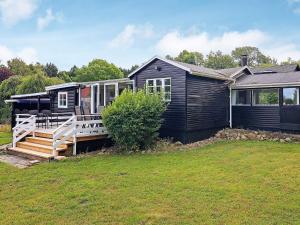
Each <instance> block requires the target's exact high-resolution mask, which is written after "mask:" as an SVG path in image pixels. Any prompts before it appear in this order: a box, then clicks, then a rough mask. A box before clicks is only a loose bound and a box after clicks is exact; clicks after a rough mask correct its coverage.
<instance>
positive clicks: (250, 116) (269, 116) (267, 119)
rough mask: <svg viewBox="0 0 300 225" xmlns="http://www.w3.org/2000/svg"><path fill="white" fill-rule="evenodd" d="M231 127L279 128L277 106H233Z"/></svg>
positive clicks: (278, 109) (278, 110)
mask: <svg viewBox="0 0 300 225" xmlns="http://www.w3.org/2000/svg"><path fill="white" fill-rule="evenodd" d="M232 122H233V124H232V125H233V127H243V128H255V129H266V130H278V129H280V108H279V106H233V107H232Z"/></svg>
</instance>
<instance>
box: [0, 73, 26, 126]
mask: <svg viewBox="0 0 300 225" xmlns="http://www.w3.org/2000/svg"><path fill="white" fill-rule="evenodd" d="M20 83H21V79H20V77H19V76H11V77H9V78H8V79H6V80H4V81H3V82H2V83H1V84H0V122H1V123H2V122H7V121H9V119H10V116H11V115H10V112H11V105H9V104H6V103H5V102H4V101H5V100H6V99H9V98H10V96H12V95H14V94H16V89H17V86H18V85H19V84H20Z"/></svg>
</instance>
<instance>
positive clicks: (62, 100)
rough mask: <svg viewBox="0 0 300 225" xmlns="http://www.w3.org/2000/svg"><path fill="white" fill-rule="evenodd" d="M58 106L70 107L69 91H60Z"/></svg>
mask: <svg viewBox="0 0 300 225" xmlns="http://www.w3.org/2000/svg"><path fill="white" fill-rule="evenodd" d="M58 108H68V92H58Z"/></svg>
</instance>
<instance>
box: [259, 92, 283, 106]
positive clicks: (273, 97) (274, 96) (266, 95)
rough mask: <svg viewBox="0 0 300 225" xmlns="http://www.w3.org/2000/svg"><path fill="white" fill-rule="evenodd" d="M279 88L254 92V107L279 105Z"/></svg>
mask: <svg viewBox="0 0 300 225" xmlns="http://www.w3.org/2000/svg"><path fill="white" fill-rule="evenodd" d="M278 104H279V94H278V88H270V89H257V90H253V105H266V106H272V105H278Z"/></svg>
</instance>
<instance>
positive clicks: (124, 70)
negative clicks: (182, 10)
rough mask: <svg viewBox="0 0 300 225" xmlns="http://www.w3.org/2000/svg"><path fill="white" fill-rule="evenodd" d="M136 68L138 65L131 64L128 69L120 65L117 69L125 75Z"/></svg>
mask: <svg viewBox="0 0 300 225" xmlns="http://www.w3.org/2000/svg"><path fill="white" fill-rule="evenodd" d="M137 68H139V66H138V65H133V66H131V68H130V69H125V68H121V67H120V68H119V69H120V70H121V71H122V73H123V74H124V77H127V76H128V75H129V74H130V73H132V72H133V71H135V70H136V69H137Z"/></svg>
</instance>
